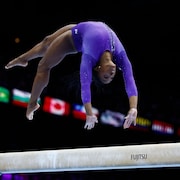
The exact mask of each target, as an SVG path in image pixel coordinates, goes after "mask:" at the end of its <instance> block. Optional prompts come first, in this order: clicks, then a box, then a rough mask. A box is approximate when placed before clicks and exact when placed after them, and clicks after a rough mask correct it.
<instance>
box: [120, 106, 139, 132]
mask: <svg viewBox="0 0 180 180" xmlns="http://www.w3.org/2000/svg"><path fill="white" fill-rule="evenodd" d="M136 118H137V109H136V108H131V109H130V110H129V111H128V114H127V116H126V117H125V121H124V124H123V128H124V129H126V128H129V127H130V126H131V124H134V126H135V125H136Z"/></svg>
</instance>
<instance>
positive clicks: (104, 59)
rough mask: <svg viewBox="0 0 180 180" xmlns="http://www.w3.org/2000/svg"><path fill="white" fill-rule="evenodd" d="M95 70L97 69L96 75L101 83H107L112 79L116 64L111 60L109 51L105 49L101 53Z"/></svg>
mask: <svg viewBox="0 0 180 180" xmlns="http://www.w3.org/2000/svg"><path fill="white" fill-rule="evenodd" d="M96 70H97V71H98V77H99V79H100V81H101V82H102V83H103V84H109V83H110V82H111V81H112V80H113V78H114V76H115V74H116V65H115V64H114V63H113V61H112V54H111V53H110V52H108V51H105V52H104V53H103V55H102V56H101V58H100V63H99V66H98V67H97V68H96Z"/></svg>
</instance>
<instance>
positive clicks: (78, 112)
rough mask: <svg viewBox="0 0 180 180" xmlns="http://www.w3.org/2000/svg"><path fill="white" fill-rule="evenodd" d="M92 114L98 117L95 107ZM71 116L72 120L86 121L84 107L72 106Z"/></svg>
mask: <svg viewBox="0 0 180 180" xmlns="http://www.w3.org/2000/svg"><path fill="white" fill-rule="evenodd" d="M92 112H93V114H94V115H96V116H98V115H99V111H98V109H96V108H95V107H92ZM72 115H73V117H74V118H77V119H80V120H86V111H85V108H84V106H83V105H80V104H73V109H72Z"/></svg>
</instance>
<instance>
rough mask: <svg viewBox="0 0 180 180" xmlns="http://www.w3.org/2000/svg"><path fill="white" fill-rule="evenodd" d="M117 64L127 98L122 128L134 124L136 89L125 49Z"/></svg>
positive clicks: (136, 103) (136, 102) (136, 101)
mask: <svg viewBox="0 0 180 180" xmlns="http://www.w3.org/2000/svg"><path fill="white" fill-rule="evenodd" d="M117 65H118V67H119V68H120V69H121V70H122V73H123V78H124V83H125V89H126V93H127V95H128V98H129V111H128V114H127V116H126V117H125V123H124V128H128V127H129V126H130V125H131V124H132V123H133V124H134V125H136V117H137V105H138V91H137V86H136V83H135V79H134V75H133V69H132V64H131V63H130V61H129V58H128V56H127V54H126V52H125V51H123V52H121V53H120V55H119V58H118V61H117Z"/></svg>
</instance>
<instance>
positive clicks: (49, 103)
mask: <svg viewBox="0 0 180 180" xmlns="http://www.w3.org/2000/svg"><path fill="white" fill-rule="evenodd" d="M43 110H44V111H45V112H48V113H52V114H56V115H60V116H63V115H65V116H67V115H69V113H70V104H69V103H67V102H65V101H63V100H61V99H57V98H52V97H48V96H46V97H45V98H44V104H43Z"/></svg>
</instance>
